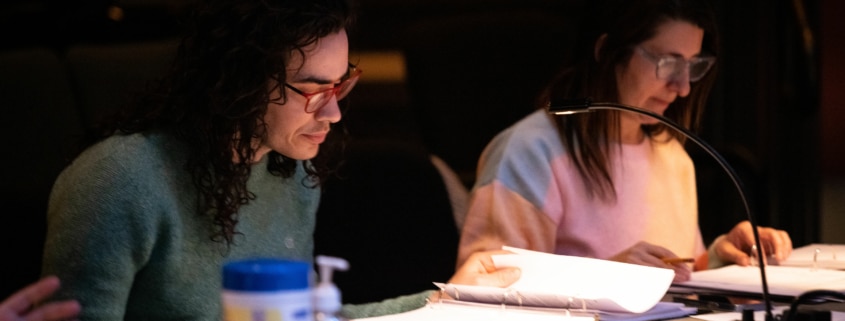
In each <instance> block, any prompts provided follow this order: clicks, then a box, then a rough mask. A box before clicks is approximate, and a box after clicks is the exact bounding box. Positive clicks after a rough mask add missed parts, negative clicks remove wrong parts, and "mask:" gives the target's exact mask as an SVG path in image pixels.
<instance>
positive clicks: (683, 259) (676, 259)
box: [663, 257, 695, 264]
mask: <svg viewBox="0 0 845 321" xmlns="http://www.w3.org/2000/svg"><path fill="white" fill-rule="evenodd" d="M694 262H695V259H694V258H691V257H670V258H665V259H663V263H666V264H675V263H694Z"/></svg>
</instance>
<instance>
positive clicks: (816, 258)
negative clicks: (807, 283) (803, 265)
mask: <svg viewBox="0 0 845 321" xmlns="http://www.w3.org/2000/svg"><path fill="white" fill-rule="evenodd" d="M821 252H822V250H821V249H819V248H816V250H815V251H813V267H812V268H811V269H810V271H815V270H817V269H818V268H819V253H821Z"/></svg>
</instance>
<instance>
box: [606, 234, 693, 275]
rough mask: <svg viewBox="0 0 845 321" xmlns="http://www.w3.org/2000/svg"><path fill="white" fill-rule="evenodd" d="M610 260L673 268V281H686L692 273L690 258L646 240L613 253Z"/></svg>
mask: <svg viewBox="0 0 845 321" xmlns="http://www.w3.org/2000/svg"><path fill="white" fill-rule="evenodd" d="M610 260H613V261H617V262H624V263H631V264H639V265H646V266H653V267H659V268H669V269H673V270H675V279H674V280H673V282H684V281H688V280H689V278H690V275H691V274H692V267H691V266H690V264H689V262H690V261H692V259H689V258H678V256H677V255H675V253H672V251H670V250H668V249H666V248H664V247H662V246H658V245H654V244H651V243H647V242H638V243H637V244H634V245H633V246H631V247H629V248H627V249H625V250H624V251H622V252H620V253H619V254H616V255H614V256H613V257H611V258H610Z"/></svg>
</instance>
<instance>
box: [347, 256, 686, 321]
mask: <svg viewBox="0 0 845 321" xmlns="http://www.w3.org/2000/svg"><path fill="white" fill-rule="evenodd" d="M503 249H505V250H508V251H511V252H513V254H502V255H494V256H493V257H492V258H493V263H494V264H495V265H496V267H497V268H503V267H518V268H520V269H521V270H522V273H521V277H520V279H519V280H518V281H516V282H515V283H514V284H512V285H511V286H510V287H507V288H499V287H489V286H468V285H458V284H444V283H435V285H437V287H438V288H440V291H441V292H442V293H445V294H448V296H449V297H451V298H452V299H453V300H437V302H429V303H428V304H427V305H426V306H425V307H423V308H421V309H417V310H414V311H410V312H405V313H400V314H394V315H389V316H383V317H377V318H368V319H362V320H368V321H413V320H463V321H467V320H545V319H552V318H553V319H555V320H561V317H567V318H571V319H575V320H580V319H583V320H584V321H592V320H611V321H612V320H654V319H665V318H676V317H683V316H687V315H690V314H693V313H695V312H696V309H695V308H688V307H684V305H683V304H680V303H671V302H660V301H661V299H662V298H663V297H664V295H665V294H666V292H667V290H668V289H669V286H670V285H671V283H672V279H673V278H674V276H675V272H674V271H673V270H672V269H664V268H655V267H648V266H642V265H635V264H628V263H620V262H614V261H607V260H599V259H592V258H584V257H577V256H567V255H557V254H549V253H543V252H536V251H530V250H525V249H519V248H514V247H508V246H504V247H503Z"/></svg>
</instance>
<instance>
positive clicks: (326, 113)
mask: <svg viewBox="0 0 845 321" xmlns="http://www.w3.org/2000/svg"><path fill="white" fill-rule="evenodd" d="M315 116H316V118H317V120H319V121H323V120H326V121H328V122H330V123H336V122H339V121H340V118H341V117H342V115H341V112H340V104H339V103H338V100H337V95H332V96H331V97H329V100H328V101H327V102H326V105H325V106H323V108H320V109H319V110H317V114H316V115H315Z"/></svg>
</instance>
